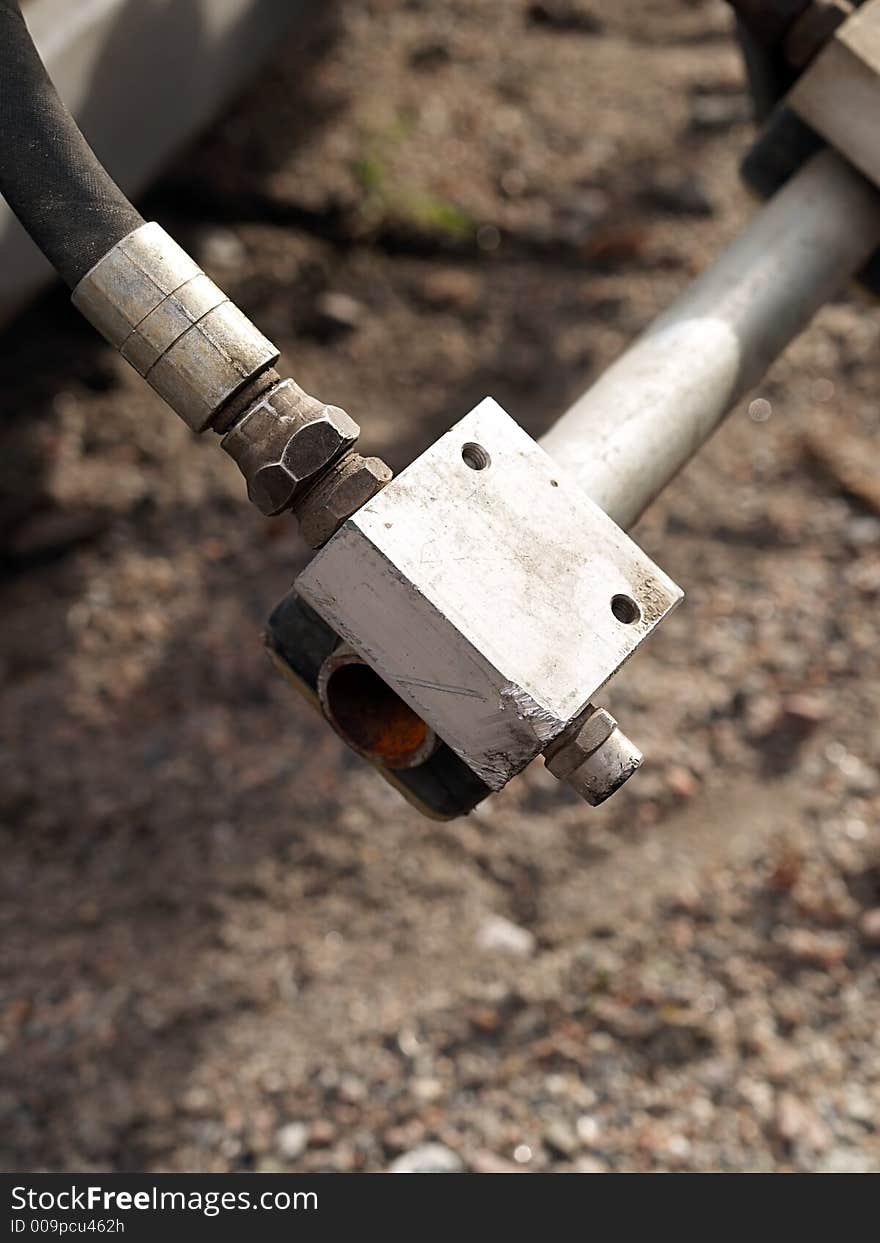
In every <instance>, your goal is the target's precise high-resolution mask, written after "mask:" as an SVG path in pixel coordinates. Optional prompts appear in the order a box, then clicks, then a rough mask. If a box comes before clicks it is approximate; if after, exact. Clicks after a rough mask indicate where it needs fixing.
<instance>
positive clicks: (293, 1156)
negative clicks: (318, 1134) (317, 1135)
mask: <svg viewBox="0 0 880 1243" xmlns="http://www.w3.org/2000/svg"><path fill="white" fill-rule="evenodd" d="M308 1143H309V1128H308V1127H307V1126H306V1124H305V1123H304V1122H288V1123H287V1124H286V1126H282V1127H279V1129H278V1132H277V1134H276V1136H275V1144H276V1147H277V1148H278V1152H279V1154H280V1156H282V1157H283V1158H284V1159H285V1161H296V1160H297V1159H298V1158H299V1157H301V1156H302V1155H303V1153H304V1152H305V1150H306V1148H307V1147H308Z"/></svg>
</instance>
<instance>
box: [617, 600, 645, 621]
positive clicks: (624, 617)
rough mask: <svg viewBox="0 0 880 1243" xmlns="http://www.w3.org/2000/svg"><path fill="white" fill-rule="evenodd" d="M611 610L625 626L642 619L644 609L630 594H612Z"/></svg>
mask: <svg viewBox="0 0 880 1243" xmlns="http://www.w3.org/2000/svg"><path fill="white" fill-rule="evenodd" d="M611 612H612V613H613V614H614V616H615V617H616V618H617V620H618V621H619V622H623V624H624V625H625V626H632V625H633V624H634V623H635V622H637V621H641V620H642V610H641V609H640V608H639V606H638V605H637V604H636V602H635V600H633V599H632V598H631V597H630V596H612V597H611Z"/></svg>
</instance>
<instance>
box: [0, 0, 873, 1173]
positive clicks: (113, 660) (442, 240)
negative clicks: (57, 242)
mask: <svg viewBox="0 0 880 1243" xmlns="http://www.w3.org/2000/svg"><path fill="white" fill-rule="evenodd" d="M317 7H318V9H320V18H318V19H316V20H314V21H312V22H311V23H310V24H309V25H308V27H307V28H306V29H304V30H302V31H300V32H299V33H298V34H297V35H296V37H295V38H293V39H292V40H291V42H290V44H289V45H288V46H284V47H279V49H278V52H277V55H276V56H275V58H274V61H273V63H272V64H270V65H269V66H268V67H267V68H266V69H265V71H264V72H263V74H262V76H261V79H260V81H259V83H257V84H255V86H254V88H253V89H252V91H251V92H250V93H249V94H247V95H246V97H245V98H243V99H242V100H240V101H239V102H238V103H237V104H236V105H235V107H234V108H233V110H232V111H231V112H230V113H229V114H228V115H227V116H226V117H225V118H224V119H222V120H221V122H220V123H218V124H217V126H216V127H215V128H214V130H213V131H212V132H211V133H209V134H208V135H206V136H205V137H204V138H203V139H202V140H200V141H199V142H198V143H197V144H196V145H195V146H194V147H193V148H192V149H191V150H189V151H188V152H187V153H186V154H185V156H184V157H183V158H181V159H180V160H179V161H178V162H177V163H176V165H175V166H174V167H173V168H171V169H170V170H169V171H168V174H167V176H166V178H165V179H164V181H163V182H162V184H161V185H159V186H157V187H156V188H155V190H154V191H153V192H152V194H151V197H150V199H149V201H148V202H147V204H146V205H145V210H146V211H148V213H149V214H150V215H152V216H154V217H156V218H159V219H160V220H161V221H162V222H163V223H165V224H166V225H167V226H168V227H169V228H170V229H171V230H172V231H174V232H176V233H177V234H178V235H179V236H180V237H181V240H182V241H183V242H184V243H185V244H187V245H189V246H191V247H192V248H193V249H194V250H195V251H196V253H197V254H198V256H199V257H200V258H201V260H202V261H203V262H204V264H205V265H206V266H207V268H208V269H209V271H210V272H211V273H212V274H213V275H214V276H215V277H216V279H217V280H218V281H219V282H220V283H221V284H223V285H224V286H225V287H226V288H227V289H228V290H229V292H230V293H231V294H232V295H233V296H234V297H236V298H237V299H238V300H239V301H240V302H241V303H242V304H243V305H244V306H245V308H246V309H247V310H248V311H249V312H250V313H251V314H252V315H253V316H254V317H255V318H256V320H257V321H258V323H260V325H261V326H262V327H264V328H265V330H266V331H267V332H268V333H269V335H271V336H273V337H274V338H275V339H276V340H277V341H278V343H279V344H280V345H281V346H282V347H283V350H284V358H285V361H286V365H287V366H288V367H289V369H290V370H291V371H292V372H293V373H294V374H295V375H296V376H297V378H298V379H299V380H300V382H301V383H302V384H303V385H304V386H305V387H307V388H309V389H310V390H311V391H314V392H317V393H318V394H319V395H321V396H322V397H324V398H325V399H327V400H331V401H333V402H335V403H337V404H339V405H342V406H344V407H345V408H347V409H349V410H350V411H351V412H352V413H353V414H354V415H355V417H356V418H357V419H358V420H359V421H360V422H361V424H362V426H363V427H364V437H363V442H364V443H365V444H366V445H367V446H368V447H369V449H370V450H371V451H373V452H378V453H381V454H383V455H386V456H387V458H388V459H389V460H390V461H391V462H392V463H393V464H394V465H395V466H397V467H399V466H402V465H403V464H405V463H406V462H407V461H408V460H409V459H410V458H411V457H412V455H413V454H415V453H416V452H418V451H419V450H420V449H421V448H422V447H424V446H425V445H427V444H429V443H430V442H431V441H432V440H433V439H434V438H435V437H436V436H437V435H438V434H439V433H440V432H442V431H443V430H445V428H446V427H447V426H448V425H449V424H450V423H452V422H454V421H455V420H457V419H458V418H460V417H461V416H462V415H463V414H464V413H466V412H467V410H468V409H469V408H470V407H471V406H472V405H473V404H474V403H475V402H476V400H478V399H479V398H481V397H483V396H484V395H486V394H487V393H491V394H492V395H494V396H495V397H496V398H498V399H499V400H500V401H501V402H502V403H503V404H504V405H506V407H507V408H508V409H509V410H510V412H511V413H512V414H513V415H514V416H515V417H516V418H517V419H519V420H520V421H521V422H522V423H523V424H524V425H525V426H526V427H527V428H528V429H529V430H530V431H531V432H533V433H535V434H538V433H540V432H541V430H542V429H543V428H545V427H546V426H547V425H548V424H549V422H550V421H551V420H552V419H553V418H554V417H556V416H557V415H558V414H559V413H561V411H562V410H563V409H564V408H565V406H566V404H567V403H568V402H569V401H570V400H572V399H573V398H574V397H575V396H576V395H577V394H578V393H579V392H580V391H581V389H582V388H583V387H584V386H585V384H586V383H587V382H588V381H589V380H590V378H591V377H593V376H595V375H597V374H598V373H599V371H600V370H601V368H602V367H603V366H604V365H605V364H607V363H608V362H609V360H611V359H612V358H613V357H614V356H615V355H616V354H617V353H618V352H619V351H620V350H621V349H622V348H623V347H624V346H625V344H626V343H627V341H628V340H630V339H631V337H632V336H633V334H634V333H636V332H637V331H638V330H639V329H640V327H641V326H643V325H644V324H645V323H647V322H648V321H649V319H650V318H651V317H652V316H653V315H654V314H655V313H656V312H657V311H658V310H659V309H660V308H661V307H662V306H663V305H664V304H665V303H666V302H667V301H668V300H669V299H670V298H671V297H673V296H674V295H675V293H676V292H677V291H678V290H680V289H681V288H682V287H683V286H684V285H685V284H686V283H687V282H688V280H689V279H690V278H691V277H692V276H693V274H694V273H695V272H697V271H698V270H699V269H700V268H701V267H702V266H703V265H704V264H705V263H706V262H708V260H709V259H710V257H711V256H712V255H713V254H714V253H715V252H716V251H717V249H718V248H719V247H720V246H721V245H722V244H723V243H724V241H725V240H727V239H728V238H730V237H731V236H733V235H734V234H735V232H736V231H737V229H738V228H739V226H740V225H741V224H742V222H743V221H744V220H745V219H746V218H747V216H748V213H749V211H750V210H752V208H751V205H750V204H749V202H748V201H747V198H746V196H745V194H744V192H743V191H742V190H741V189H740V187H739V185H738V181H737V161H738V158H739V156H740V155H741V153H742V152H743V150H744V148H745V146H746V144H747V142H748V139H749V134H750V129H749V122H748V117H749V108H748V103H747V100H746V98H745V96H744V93H743V87H742V74H741V68H740V64H739V61H738V57H737V54H736V51H735V49H734V46H733V42H732V39H731V36H730V27H729V20H728V15H727V12H726V10H725V8H724V6H723V4H722V3H720V0H704V2H701V0H690V2H688V3H684V2H675V0H639V2H638V3H636V2H635V0H613V2H612V0H586V2H584V3H580V2H579V0H571V2H570V3H569V2H565V0H545V2H544V3H526V2H525V0H443V2H442V3H441V2H440V0H430V2H428V0H369V2H366V0H361V2H360V3H357V4H355V3H349V4H345V3H342V4H338V5H336V4H329V3H328V4H322V5H320V6H317ZM3 344H4V348H3V350H2V352H0V379H2V386H0V393H2V397H0V401H2V420H0V474H2V485H3V486H2V502H0V506H2V519H3V526H2V530H3V537H2V555H3V565H2V568H3V575H4V581H3V592H4V606H3V627H2V631H3V637H2V666H3V675H4V685H3V691H2V699H0V806H2V829H0V860H2V867H0V899H2V902H0V946H2V949H0V1168H3V1169H5V1170H24V1169H31V1170H33V1169H48V1170H78V1171H85V1170H199V1171H210V1170H262V1171H271V1170H371V1171H374V1170H386V1169H389V1168H392V1169H421V1168H434V1169H456V1168H465V1169H469V1170H476V1171H484V1172H486V1171H493V1170H510V1171H523V1172H525V1171H529V1170H546V1169H550V1170H556V1171H576V1170H580V1171H602V1170H779V1171H782V1170H880V1134H878V1127H877V1119H878V1110H880V1057H878V1029H880V991H878V989H880V910H878V908H880V852H878V842H877V813H878V810H880V778H878V773H877V757H878V753H880V719H878V706H880V696H878V675H880V657H878V644H877V612H878V600H880V483H878V480H880V449H878V440H877V433H878V427H880V415H878V394H880V349H878V346H880V310H878V308H877V307H876V306H875V305H874V304H872V303H870V302H868V301H867V300H866V299H864V298H862V297H861V295H859V294H858V293H856V292H850V293H847V294H846V295H845V296H844V297H842V298H841V299H840V300H839V301H837V302H836V303H835V304H833V305H831V306H829V307H828V308H827V309H826V310H825V311H824V312H823V313H822V314H821V315H820V316H819V318H818V320H817V321H816V323H815V325H814V326H813V327H812V328H811V330H810V331H809V332H808V333H807V334H806V335H805V336H804V337H803V339H802V340H801V341H800V342H799V343H798V344H797V345H796V346H795V347H794V348H792V349H791V350H790V351H789V353H788V355H787V356H786V358H785V359H784V360H783V361H782V362H780V363H779V364H778V365H777V366H776V367H775V368H774V370H773V372H772V374H771V376H770V377H769V378H768V380H767V381H766V383H765V384H764V386H763V387H762V389H761V390H760V392H759V393H758V394H756V396H757V397H760V398H761V399H763V402H762V404H760V405H758V406H753V407H752V408H751V415H750V413H749V405H748V403H745V404H744V405H743V407H742V408H740V409H739V410H737V411H736V412H735V413H734V414H733V415H732V417H731V419H730V421H729V423H728V425H727V426H726V428H725V429H724V430H723V431H722V433H721V434H720V435H719V436H718V437H717V439H716V440H715V441H714V442H713V444H712V445H711V446H710V447H709V448H708V449H707V450H706V451H705V452H704V453H703V454H702V455H701V456H700V458H699V460H698V461H697V462H696V463H694V464H693V465H692V466H691V467H690V468H689V469H688V470H687V472H686V473H685V475H684V476H683V477H682V478H681V480H680V481H679V482H678V483H677V485H676V486H675V487H674V488H672V489H671V490H670V491H669V493H668V494H667V496H666V497H664V498H663V500H662V502H660V503H658V504H657V505H656V506H655V507H654V509H653V510H652V511H651V513H650V514H649V516H648V517H647V518H646V519H645V520H644V521H643V522H642V523H641V525H640V527H639V530H638V532H637V535H638V538H639V539H640V540H641V542H642V543H643V545H644V546H645V547H646V548H647V549H648V551H649V552H650V553H651V554H652V555H653V556H654V557H655V558H656V559H657V560H658V561H659V562H660V564H661V565H662V566H663V567H664V568H665V569H666V570H667V571H668V572H669V573H670V574H671V575H673V576H674V577H675V578H676V579H677V580H678V581H679V582H680V583H682V584H683V585H684V587H685V588H686V589H687V591H688V600H687V602H686V604H685V606H684V607H682V608H681V609H680V610H679V611H678V613H677V614H676V615H675V616H674V617H673V618H672V619H671V620H670V621H669V622H668V623H667V624H666V625H665V626H664V627H662V628H661V631H660V633H658V635H657V636H656V638H655V639H654V641H652V643H651V644H650V645H649V649H648V650H646V651H645V652H644V653H643V654H641V655H640V656H639V658H638V659H637V660H635V661H633V662H632V663H631V664H630V665H629V666H628V667H627V669H626V670H625V671H624V673H623V674H622V675H621V676H620V678H619V680H618V683H617V684H616V686H615V687H614V689H613V692H612V694H611V695H610V697H609V704H610V706H611V708H612V710H614V711H616V712H617V713H618V714H619V715H620V717H621V719H622V721H623V723H624V726H625V728H626V729H627V732H628V733H630V735H631V736H632V737H634V738H635V739H636V740H637V741H638V742H639V743H640V744H641V746H642V747H643V749H644V750H645V752H646V753H647V755H648V762H647V764H646V766H645V768H644V770H643V771H642V773H641V774H640V775H639V776H638V777H637V778H636V779H635V780H634V781H632V782H631V783H630V786H629V787H627V788H626V789H625V790H624V791H623V792H622V793H620V794H619V795H618V796H617V797H616V798H615V799H614V800H613V801H612V802H611V803H610V804H609V805H608V806H607V807H606V808H604V809H602V810H599V811H596V812H590V811H589V809H587V808H584V807H583V806H581V805H580V804H578V803H576V802H575V801H574V799H573V798H572V797H571V796H569V794H568V793H567V792H566V791H565V790H564V789H563V788H561V787H560V786H558V785H557V783H556V782H555V781H553V779H552V778H550V777H549V775H548V774H547V773H546V772H545V771H544V769H543V767H542V766H541V765H540V764H538V765H535V766H533V768H532V769H530V770H529V771H528V772H527V773H526V774H525V775H524V776H523V777H522V778H521V779H519V780H517V781H516V782H514V783H513V784H512V785H511V786H510V787H509V788H508V790H506V791H505V792H504V794H502V795H501V796H500V797H497V798H495V799H493V800H492V801H491V802H490V803H488V804H487V805H485V806H484V807H483V808H481V809H480V810H479V811H478V812H477V813H476V814H474V815H473V816H471V817H469V818H468V819H466V820H463V821H461V822H458V823H454V824H451V825H438V824H432V823H429V822H426V821H425V820H423V819H421V818H420V817H419V816H418V815H417V814H416V813H415V812H414V811H412V810H410V809H409V808H408V807H407V806H406V805H405V804H403V803H402V802H401V801H400V800H399V799H398V798H397V796H396V795H395V794H394V793H393V792H392V791H391V790H390V789H389V788H386V787H385V785H384V784H383V783H382V782H381V781H380V780H379V779H378V778H377V777H376V776H375V775H374V774H373V773H372V772H371V770H369V769H366V768H365V767H364V766H362V764H361V763H360V762H358V761H357V759H356V758H355V757H353V756H351V755H349V754H348V753H346V751H345V750H344V749H343V748H342V747H341V745H339V744H338V743H337V741H336V740H335V738H334V737H333V736H332V735H331V734H330V733H329V732H328V731H327V730H326V729H325V728H324V727H323V726H322V725H321V723H320V722H319V721H318V720H317V719H316V718H312V716H311V715H310V714H309V712H308V711H307V709H306V708H305V707H304V706H302V705H301V703H300V702H299V701H298V700H297V699H296V697H295V696H294V695H293V694H292V692H291V691H290V690H289V688H288V687H287V686H286V685H285V684H284V683H283V682H282V681H281V680H279V679H278V678H277V676H276V675H275V674H274V673H273V672H272V670H271V669H270V667H269V665H268V663H267V661H266V659H265V656H264V654H263V651H262V649H261V641H260V633H261V627H262V624H263V620H264V619H265V617H266V616H267V615H268V612H269V610H270V609H271V607H272V606H273V605H274V603H275V602H276V601H277V599H278V598H280V596H281V595H282V594H283V593H284V591H285V590H286V588H287V587H288V585H289V583H290V582H291V580H292V578H293V576H294V574H295V572H296V570H297V568H298V567H299V566H300V565H302V564H303V562H304V558H305V550H304V548H303V547H302V546H301V545H300V544H299V543H298V542H297V538H296V535H295V533H294V530H293V526H292V524H291V523H290V522H288V521H284V520H279V521H275V522H268V523H267V522H265V521H263V520H262V519H261V518H260V517H259V516H258V515H257V514H256V513H255V512H252V511H251V509H250V508H249V506H248V505H247V503H246V501H245V500H244V498H243V495H242V489H241V487H240V481H239V477H238V475H237V473H236V470H235V468H234V466H233V465H232V464H231V463H230V462H229V461H227V460H226V459H225V458H224V456H223V455H222V454H220V453H218V451H217V448H216V445H215V444H213V443H211V441H210V440H209V439H205V440H197V439H196V438H194V437H192V436H191V435H190V434H189V433H188V432H187V431H186V430H185V429H184V428H183V426H182V425H180V424H179V423H178V422H177V421H176V420H175V419H174V418H173V417H172V416H171V415H170V414H168V413H167V412H166V411H164V409H163V408H162V407H161V405H160V403H159V402H158V400H157V399H154V398H153V397H152V396H151V395H150V394H149V393H148V392H147V391H146V390H145V388H144V387H143V386H142V384H141V382H140V381H139V380H138V379H137V377H135V376H134V375H133V374H130V373H129V372H128V371H127V370H126V369H125V367H124V365H123V364H122V363H121V362H119V361H118V360H117V359H116V358H115V357H114V356H112V354H111V353H110V352H109V351H108V350H106V349H104V348H103V347H102V346H100V345H99V344H96V343H95V341H94V340H93V338H92V336H91V335H90V332H89V330H88V329H87V328H86V327H85V326H84V325H81V324H80V323H79V322H78V321H77V320H76V318H75V317H74V315H73V314H72V313H71V312H70V311H69V309H68V307H67V304H66V300H65V298H64V297H63V296H62V294H61V293H59V292H55V293H52V294H50V295H48V296H47V297H46V298H45V299H43V300H42V301H41V302H40V304H39V305H37V306H36V307H34V308H33V309H32V310H31V311H30V312H29V313H28V314H27V315H26V316H24V317H23V318H22V319H21V320H20V321H19V322H18V323H17V324H16V325H15V326H14V327H12V328H11V329H7V330H6V332H5V333H4V342H3ZM23 377H24V378H23ZM768 403H769V404H768Z"/></svg>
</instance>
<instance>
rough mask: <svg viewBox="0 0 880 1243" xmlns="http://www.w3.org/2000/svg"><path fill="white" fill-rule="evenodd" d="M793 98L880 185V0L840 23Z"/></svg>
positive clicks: (804, 115) (792, 93)
mask: <svg viewBox="0 0 880 1243" xmlns="http://www.w3.org/2000/svg"><path fill="white" fill-rule="evenodd" d="M787 102H788V103H789V104H790V106H791V107H792V108H793V109H794V111H795V112H797V113H798V115H799V116H800V117H802V118H803V120H805V121H806V122H807V123H808V124H809V125H811V126H812V127H813V129H815V130H816V131H817V132H818V133H820V134H821V135H822V137H823V138H824V139H825V140H826V142H829V143H830V144H831V145H832V146H833V147H836V148H837V150H838V151H840V152H841V154H842V155H845V156H846V158H847V159H848V160H850V161H851V162H852V163H853V164H854V165H855V166H856V168H858V169H859V170H860V171H861V172H863V173H864V174H865V176H867V177H869V178H870V179H871V180H872V181H873V182H874V184H875V185H880V137H878V135H880V0H867V2H866V3H865V4H863V5H862V6H861V7H860V8H859V9H857V10H856V11H855V13H854V14H853V15H852V17H849V18H847V20H846V21H845V22H844V23H843V24H842V25H840V26H838V28H837V29H836V30H835V32H834V34H833V35H832V36H831V38H830V39H829V40H828V43H827V45H826V46H825V47H824V48H823V49H822V51H821V52H820V53H819V55H818V56H817V57H816V58H815V60H814V61H813V63H812V64H811V65H809V66H808V68H807V69H806V70H805V71H804V73H802V74H801V76H800V77H799V78H798V80H797V82H796V83H795V85H794V87H793V88H792V90H791V91H790V92H789V95H788V98H787Z"/></svg>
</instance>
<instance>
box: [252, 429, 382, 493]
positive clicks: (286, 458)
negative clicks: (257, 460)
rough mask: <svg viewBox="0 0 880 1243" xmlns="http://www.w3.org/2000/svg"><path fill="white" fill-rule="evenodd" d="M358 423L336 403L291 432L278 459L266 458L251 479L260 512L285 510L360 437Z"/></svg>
mask: <svg viewBox="0 0 880 1243" xmlns="http://www.w3.org/2000/svg"><path fill="white" fill-rule="evenodd" d="M358 431H359V429H358V425H357V424H356V423H355V421H354V420H353V419H350V418H349V416H348V415H347V414H346V413H345V411H344V410H340V409H339V408H338V407H336V406H325V407H324V411H323V413H322V414H320V415H319V416H318V417H317V418H315V419H310V420H309V421H308V422H307V423H302V424H300V425H299V426H298V427H296V428H295V429H294V430H293V431H292V432H291V433H290V434H289V436H288V438H287V443H286V444H285V445H284V447H283V449H282V450H281V452H280V454H279V455H278V457H277V460H276V461H269V462H266V463H265V464H264V465H263V466H261V467H260V468H259V469H258V470H257V471H256V472H255V473H254V475H253V477H252V478H251V479H249V480H248V496H249V498H250V499H251V501H253V503H254V504H255V505H256V506H257V508H258V509H259V510H260V512H261V513H264V514H266V515H267V516H271V515H274V514H280V513H283V512H284V510H285V509H289V508H290V506H291V505H293V504H294V502H295V501H296V500H297V498H298V497H300V496H302V495H303V493H304V492H306V491H307V490H308V489H309V488H310V487H311V486H312V484H314V482H315V480H316V478H317V477H318V476H319V475H321V474H322V472H323V471H325V470H326V469H327V467H328V466H331V465H332V463H333V462H334V461H335V460H336V459H337V458H338V457H340V456H341V455H342V454H343V453H345V451H346V450H347V449H350V448H351V447H352V445H353V444H354V443H355V441H356V440H357V438H358Z"/></svg>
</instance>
